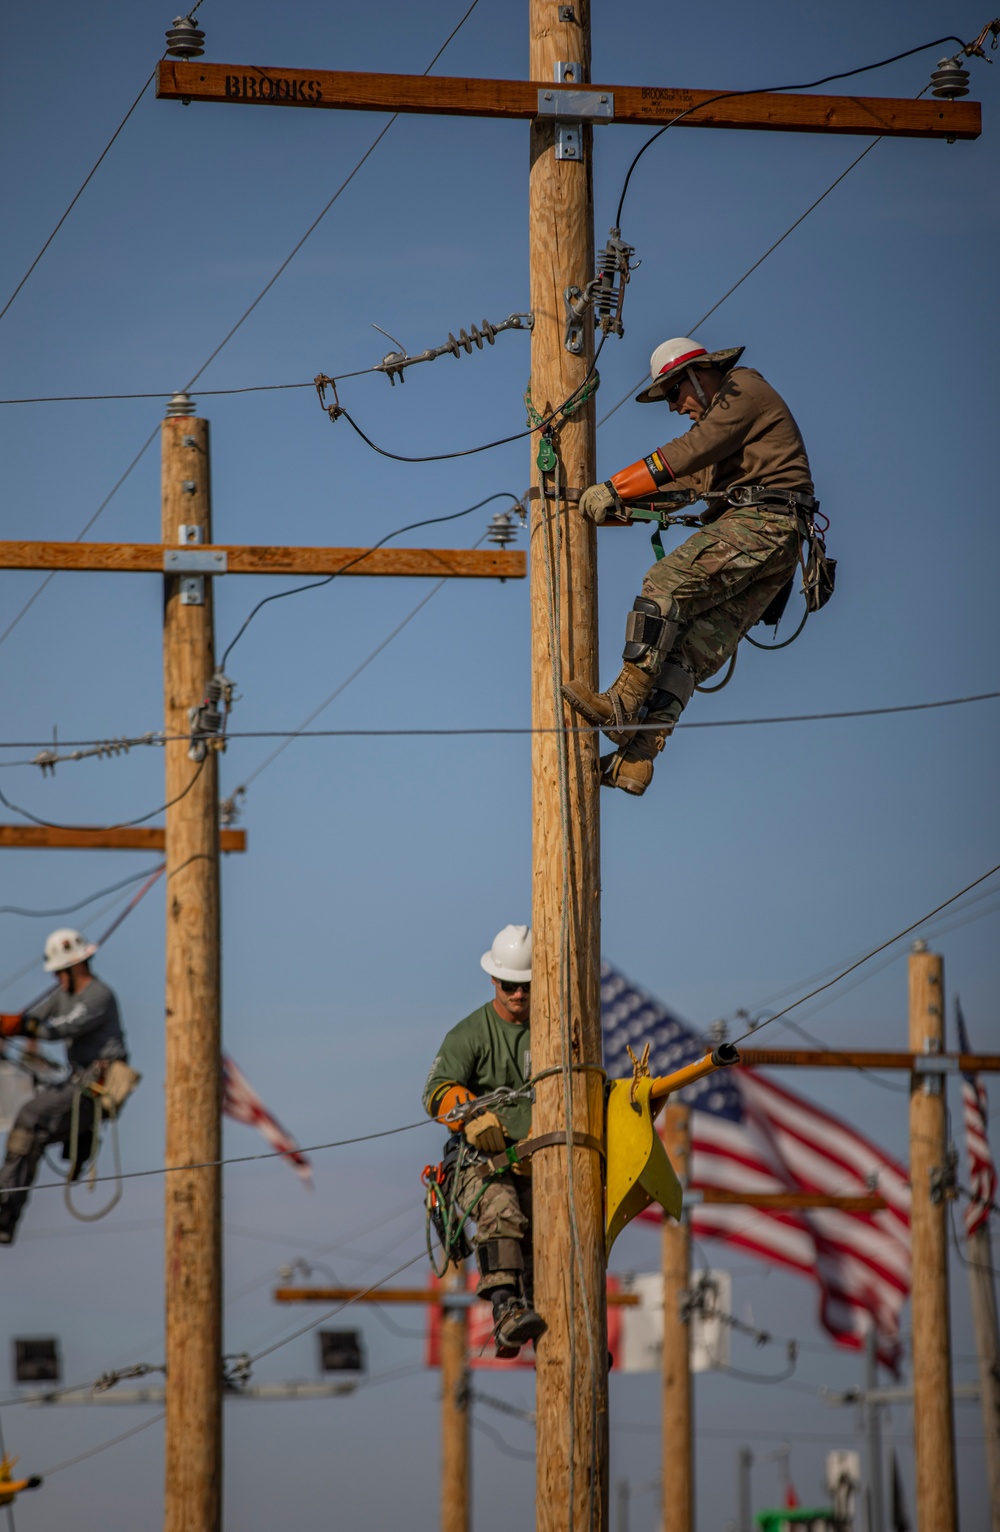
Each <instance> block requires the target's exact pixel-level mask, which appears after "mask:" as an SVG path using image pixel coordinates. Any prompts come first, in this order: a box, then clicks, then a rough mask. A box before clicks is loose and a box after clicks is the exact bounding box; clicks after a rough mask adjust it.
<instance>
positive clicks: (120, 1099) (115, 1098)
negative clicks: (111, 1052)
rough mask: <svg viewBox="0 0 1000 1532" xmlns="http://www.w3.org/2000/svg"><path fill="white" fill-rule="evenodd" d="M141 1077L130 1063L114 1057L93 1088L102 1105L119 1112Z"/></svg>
mask: <svg viewBox="0 0 1000 1532" xmlns="http://www.w3.org/2000/svg"><path fill="white" fill-rule="evenodd" d="M141 1079H142V1075H141V1074H139V1073H138V1071H137V1070H135V1069H133V1068H132V1067H131V1065H130V1064H126V1063H125V1061H124V1060H123V1059H112V1060H111V1062H110V1064H108V1065H107V1066H106V1067H105V1070H104V1074H103V1076H102V1078H101V1079H100V1080H99V1081H96V1080H95V1082H94V1084H93V1086H92V1087H91V1089H92V1090H93V1091H94V1094H95V1095H96V1096H99V1097H100V1098H101V1103H102V1105H106V1106H108V1107H110V1108H111V1110H112V1111H113V1112H116V1113H117V1112H120V1111H121V1109H122V1107H123V1106H124V1105H125V1103H126V1101H127V1100H128V1098H129V1096H131V1094H132V1092H133V1091H134V1090H135V1088H136V1086H137V1085H138V1084H139V1082H140V1080H141Z"/></svg>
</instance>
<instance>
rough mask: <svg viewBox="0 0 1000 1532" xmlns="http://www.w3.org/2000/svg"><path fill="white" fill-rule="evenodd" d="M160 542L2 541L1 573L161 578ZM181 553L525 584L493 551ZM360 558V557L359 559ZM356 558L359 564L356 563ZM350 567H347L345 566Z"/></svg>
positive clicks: (520, 560) (266, 569)
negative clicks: (96, 573) (97, 572)
mask: <svg viewBox="0 0 1000 1532" xmlns="http://www.w3.org/2000/svg"><path fill="white" fill-rule="evenodd" d="M178 551H179V550H178V549H177V548H174V547H167V546H165V545H164V544H162V543H28V542H0V569H76V570H117V571H118V572H120V573H131V574H163V573H164V568H163V559H164V555H165V554H166V553H177V552H178ZM184 551H185V552H188V553H192V552H197V553H198V554H204V555H211V554H213V553H224V554H225V555H226V563H227V568H226V571H225V572H226V573H227V574H276V575H300V574H309V575H329V574H344V575H369V576H398V575H408V576H411V577H413V576H416V577H426V578H428V579H441V578H442V577H445V576H451V577H453V578H456V579H463V580H523V579H524V577H525V573H526V561H525V555H524V554H523V553H521V552H518V551H516V550H515V551H512V552H508V551H502V550H500V549H493V548H479V549H468V548H376V549H374V550H373V551H371V552H368V551H367V550H366V549H364V548H284V547H276V546H275V547H270V546H266V545H262V546H258V547H231V546H226V545H223V544H220V543H216V544H212V545H211V546H209V545H207V544H206V545H204V546H199V547H198V548H197V549H186V550H184ZM361 555H364V556H363V557H361ZM355 560H358V562H356V563H355V562H354V561H355ZM349 564H350V565H351V567H350V568H347V567H346V566H347V565H349Z"/></svg>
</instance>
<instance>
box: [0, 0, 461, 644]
mask: <svg viewBox="0 0 1000 1532" xmlns="http://www.w3.org/2000/svg"><path fill="white" fill-rule="evenodd" d="M201 3H202V0H197V4H196V5H195V6H194V8H193V9H192V10H191V11H190V12H189V13H188V14H189V16H193V15H194V14H195V11H196V10H197V9H198V7H199V6H200V5H201ZM478 4H479V0H472V4H471V5H470V6H469V8H468V10H467V11H466V12H465V14H464V15H463V16H462V18H461V20H460V21H459V22H458V24H457V26H455V27H454V28H453V29H452V31H451V32H449V34H448V36H447V37H446V38H445V40H444V42H443V43H442V44H441V47H440V48H439V49H438V51H437V53H435V55H434V57H433V58H432V59H431V61H430V63H429V64H428V66H427V68H426V69H425V70H424V74H430V72H431V70H432V69H433V68H434V65H435V64H436V63H437V61H438V59H439V58H440V57H441V55H442V53H443V52H444V51H445V49H446V48H447V47H448V44H449V43H450V42H451V41H452V39H453V38H454V37H455V36H456V34H457V33H458V32H459V30H460V29H461V28H462V27H463V26H464V25H465V23H466V21H467V20H468V19H469V17H470V16H471V15H472V12H473V11H474V10H475V8H476V6H477V5H478ZM152 78H153V76H152V75H150V80H151V79H152ZM148 85H149V80H147V81H146V84H145V85H144V86H143V91H145V90H146V88H147V87H148ZM140 97H141V93H140ZM139 99H140V98H139V97H137V98H136V102H135V103H133V106H132V107H131V108H130V114H131V111H134V110H135V106H136V105H137V104H138V100H139ZM398 115H399V113H398V112H397V113H395V114H394V115H393V116H392V117H390V119H389V121H388V122H387V123H386V125H385V127H384V128H383V129H382V131H381V132H380V133H379V134H378V136H377V137H376V138H375V139H373V141H372V143H371V144H370V145H369V146H368V148H367V149H366V150H365V152H364V154H363V155H362V156H361V158H360V159H359V160H358V162H357V164H356V165H355V167H354V169H353V170H352V171H351V173H350V175H348V176H347V177H346V178H345V179H344V180H343V181H342V182H341V184H340V186H339V187H338V188H337V190H336V191H335V192H334V194H333V196H332V197H331V198H330V200H329V202H328V203H327V204H326V206H325V207H324V208H323V211H322V212H321V213H320V214H319V216H318V217H317V218H315V219H314V220H313V222H312V223H311V224H310V225H309V228H308V229H307V230H306V232H305V234H303V236H302V238H301V239H300V240H299V242H298V244H297V245H296V246H295V247H294V249H293V250H292V252H291V254H290V255H288V256H287V258H286V259H285V260H284V261H282V263H281V265H280V266H279V267H278V269H277V271H276V272H275V273H274V275H273V276H272V277H271V279H270V281H269V282H268V283H267V284H266V285H265V286H264V287H263V288H262V289H261V291H260V292H259V293H258V294H257V296H256V298H255V299H254V300H253V302H252V303H251V304H250V307H249V308H247V309H246V310H245V311H244V312H243V313H242V314H241V315H240V317H239V319H238V320H237V321H236V323H235V324H234V325H233V327H232V329H231V330H230V331H229V333H228V334H227V335H225V336H224V337H223V339H222V340H221V341H220V342H219V344H218V345H217V346H216V348H215V350H214V351H213V352H212V353H211V355H210V356H209V357H208V359H207V360H206V361H204V362H203V363H202V365H201V366H200V367H199V368H198V371H197V372H196V373H194V375H193V376H192V377H191V378H190V379H189V380H188V382H187V383H186V384H185V387H184V390H183V391H184V392H185V393H186V392H187V391H188V390H189V389H190V388H192V387H193V386H194V384H195V383H196V382H197V380H198V379H199V378H200V377H201V375H202V373H203V372H205V371H206V370H207V368H208V367H209V366H210V365H211V363H212V362H214V361H215V358H216V357H217V356H218V355H219V352H220V351H222V349H223V348H224V347H225V346H227V345H228V344H229V342H230V341H231V340H232V338H233V336H234V335H235V334H236V332H237V330H239V329H240V327H241V326H242V325H243V324H244V323H245V321H246V320H247V319H249V317H250V315H251V314H252V313H253V311H254V309H255V308H256V307H257V305H258V304H259V303H260V301H261V299H262V298H263V297H264V296H265V295H266V294H267V293H268V292H270V290H271V288H272V287H273V286H274V284H275V282H277V280H278V278H279V277H280V276H281V274H282V273H283V272H284V271H285V270H286V268H287V267H288V266H289V265H290V264H291V262H292V261H293V260H294V259H295V256H296V255H298V253H299V251H300V250H301V249H302V246H303V245H304V244H305V242H306V240H307V239H308V238H309V236H310V235H311V234H312V233H313V231H314V230H315V229H316V228H318V226H319V224H320V223H321V222H322V220H323V219H324V218H325V217H326V215H327V213H328V212H329V211H330V209H331V207H333V204H334V203H335V202H336V201H337V198H338V197H339V196H340V195H341V193H342V192H344V191H346V189H347V187H348V186H349V185H350V183H351V182H352V181H353V179H354V177H355V176H356V175H357V173H358V171H359V170H360V169H361V167H362V165H363V164H364V163H365V161H366V160H367V159H368V157H369V155H370V154H371V153H372V151H373V150H374V149H375V148H376V147H377V146H378V144H379V143H380V142H381V141H382V139H383V138H384V137H385V135H386V134H387V133H388V131H389V129H390V128H391V127H392V125H393V123H394V122H395V121H396V117H398ZM126 120H127V119H126ZM122 126H124V122H123V123H122ZM118 131H119V132H120V131H121V129H120V128H119V130H118ZM112 142H113V140H112ZM110 147H111V145H110V144H109V145H108V148H110ZM105 153H107V150H105ZM102 158H103V156H102ZM98 163H100V162H98ZM96 168H97V166H96V165H95V167H94V169H95V170H96ZM91 174H93V171H92V172H91ZM88 179H89V177H88ZM84 184H86V183H84ZM80 190H81V191H82V190H83V187H81V188H80ZM77 195H79V193H77ZM67 211H68V209H67ZM64 216H65V215H64ZM53 233H55V231H53ZM41 253H42V252H40V254H41ZM25 280H27V278H25ZM22 285H23V284H22ZM13 297H16V294H14V295H13ZM13 297H12V298H11V302H13ZM8 306H9V305H8ZM5 312H6V311H5ZM0 317H2V315H0ZM159 429H160V428H159V425H157V426H156V428H155V429H154V430H153V432H152V433H151V435H150V436H148V437H147V439H146V441H145V442H144V443H143V445H142V446H141V447H140V449H139V451H138V452H137V454H136V456H135V457H134V458H133V459H132V461H131V463H130V464H129V465H128V467H127V468H126V470H125V472H124V473H123V474H122V476H121V478H120V479H119V480H118V482H117V483H116V484H115V486H114V488H113V489H112V490H111V492H110V494H109V495H108V496H107V497H106V498H105V499H104V500H103V501H102V502H101V504H100V505H99V506H98V508H97V510H96V511H95V512H94V515H93V516H92V517H91V518H90V520H89V521H88V522H87V524H86V526H85V527H83V529H82V530H81V531H80V532H79V533H78V534H77V536H76V537H75V538H74V541H75V542H79V541H80V540H81V538H83V537H84V536H86V534H87V532H89V530H90V528H91V527H92V526H93V525H94V522H95V521H96V520H97V518H98V516H100V515H101V513H102V511H104V509H105V507H106V506H107V505H108V504H110V502H111V500H112V499H113V498H114V496H115V495H116V494H117V493H118V490H119V489H120V488H121V486H122V485H123V484H124V482H125V480H126V479H127V478H128V476H129V474H130V473H131V472H132V470H133V468H135V466H136V464H137V463H138V462H139V460H140V458H142V457H143V455H144V454H145V453H146V452H147V450H148V449H149V447H150V446H151V445H152V443H153V442H154V440H155V439H156V436H157V434H158V432H159ZM54 578H55V572H53V573H52V574H48V575H46V577H45V579H44V580H42V582H41V584H40V585H39V586H38V587H37V588H36V590H35V591H34V592H33V594H32V595H31V596H30V597H29V598H28V600H27V601H26V602H25V604H24V606H23V607H22V608H21V610H20V611H19V612H18V613H17V615H16V616H15V617H14V619H13V621H12V622H11V623H10V624H9V625H8V627H7V628H6V629H5V630H4V632H3V633H0V644H3V643H4V642H5V640H6V639H7V638H8V637H9V636H10V634H11V633H12V632H13V631H14V629H15V628H16V627H17V625H18V623H19V622H20V621H21V619H22V617H24V616H25V614H26V613H27V612H28V611H29V609H30V608H31V607H32V606H33V605H34V603H35V602H36V601H37V600H38V597H39V596H40V595H41V594H42V591H43V590H45V588H46V586H47V585H49V584H51V582H52V580H53V579H54Z"/></svg>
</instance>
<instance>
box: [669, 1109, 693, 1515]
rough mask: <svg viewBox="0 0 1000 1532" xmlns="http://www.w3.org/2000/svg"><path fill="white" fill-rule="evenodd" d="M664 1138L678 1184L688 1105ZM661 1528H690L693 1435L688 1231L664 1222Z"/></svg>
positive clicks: (674, 1114) (684, 1169)
mask: <svg viewBox="0 0 1000 1532" xmlns="http://www.w3.org/2000/svg"><path fill="white" fill-rule="evenodd" d="M663 1142H664V1145H665V1146H666V1150H667V1154H668V1155H669V1157H670V1163H671V1164H672V1165H673V1167H674V1169H675V1170H676V1172H677V1175H678V1179H679V1180H680V1183H681V1185H682V1186H686V1185H687V1178H688V1159H689V1157H690V1153H691V1109H690V1107H686V1106H680V1105H676V1106H671V1105H668V1107H667V1109H666V1111H665V1112H664V1114H663ZM662 1237H663V1532H694V1434H693V1429H692V1410H691V1326H690V1323H685V1321H684V1318H683V1305H684V1298H685V1295H686V1293H687V1292H688V1290H689V1288H690V1285H691V1231H690V1228H689V1225H688V1218H687V1214H684V1215H682V1217H681V1221H680V1223H675V1222H674V1220H673V1219H672V1218H669V1217H664V1220H663V1236H662Z"/></svg>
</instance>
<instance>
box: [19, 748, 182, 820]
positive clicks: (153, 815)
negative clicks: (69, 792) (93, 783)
mask: <svg viewBox="0 0 1000 1532" xmlns="http://www.w3.org/2000/svg"><path fill="white" fill-rule="evenodd" d="M208 759H209V757H208V755H204V756H202V758H201V760H200V761H199V762H198V764H197V766H196V767H195V770H194V772H193V773H192V775H191V780H190V782H188V784H187V786H186V787H184V788H183V789H182V790H181V791H180V792H179V793H177V794H176V796H175V797H173V798H168V799H167V802H166V803H161V804H159V805H158V806H157V807H156V808H155V809H150V811H149V813H148V814H140V815H138V817H137V818H135V819H123V820H121V821H120V822H119V823H118V824H114V825H108V826H104V825H102V826H101V827H100V828H99V829H97V830H95V831H94V833H95V835H102V834H106V832H107V830H129V829H131V828H132V826H133V825H141V824H145V823H146V821H147V819H155V818H156V816H157V814H162V813H163V812H164V810H165V809H170V808H173V806H174V804H175V803H180V801H181V799H182V798H186V797H187V795H188V793H189V792H190V791H191V789H192V788H193V787H194V785H195V783H196V782H197V780H198V778H199V777H200V776H201V774H202V772H203V771H204V769H205V762H206V761H207V760H208ZM0 803H2V804H3V806H4V808H8V809H10V811H11V813H13V814H20V815H21V818H22V819H28V820H30V821H31V823H32V824H35V825H42V826H43V827H44V828H45V829H47V830H78V829H79V828H80V826H79V825H67V824H57V823H56V822H55V821H54V820H51V819H39V818H38V815H37V814H32V813H31V812H30V810H28V809H23V808H20V807H19V806H18V805H17V804H16V803H13V802H12V801H11V800H10V799H9V798H7V797H5V795H4V794H3V793H2V792H0Z"/></svg>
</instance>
